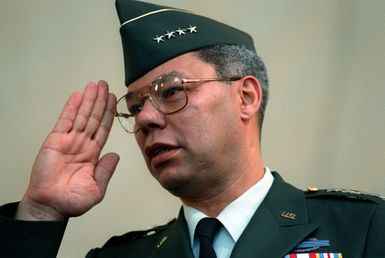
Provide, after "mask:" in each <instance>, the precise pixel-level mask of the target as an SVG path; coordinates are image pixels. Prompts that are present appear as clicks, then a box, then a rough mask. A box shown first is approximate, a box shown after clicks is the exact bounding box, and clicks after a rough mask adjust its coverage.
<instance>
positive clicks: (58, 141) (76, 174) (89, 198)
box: [16, 81, 119, 220]
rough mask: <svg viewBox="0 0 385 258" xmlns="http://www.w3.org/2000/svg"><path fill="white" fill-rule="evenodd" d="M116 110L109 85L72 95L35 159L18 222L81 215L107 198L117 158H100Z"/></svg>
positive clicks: (109, 154) (90, 87) (102, 82)
mask: <svg viewBox="0 0 385 258" xmlns="http://www.w3.org/2000/svg"><path fill="white" fill-rule="evenodd" d="M115 109H116V97H115V96H114V95H113V94H109V92H108V85H107V83H106V82H105V81H99V82H98V83H97V84H95V83H92V82H91V83H88V84H87V86H86V87H85V89H84V92H83V94H81V93H78V92H76V93H73V94H72V95H71V96H70V98H69V99H68V100H67V103H66V104H65V106H64V108H63V110H62V113H61V115H60V118H59V120H58V121H57V123H56V125H55V127H54V128H53V130H52V132H51V133H50V134H49V135H48V137H47V139H46V140H45V141H44V143H43V145H42V147H41V149H40V151H39V153H38V155H37V158H36V160H35V163H34V165H33V168H32V173H31V178H30V183H29V186H28V189H27V191H26V193H25V194H24V197H23V199H22V200H21V202H20V204H19V207H18V211H17V213H16V218H17V219H24V220H61V219H65V218H68V217H71V216H79V215H82V214H83V213H85V212H86V211H88V210H89V209H91V208H92V207H93V206H94V205H96V204H97V203H98V202H100V201H101V200H102V199H103V197H104V194H105V192H106V188H107V184H108V182H109V180H110V178H111V176H112V174H113V172H114V170H115V168H116V165H117V163H118V161H119V156H118V155H117V154H115V153H108V154H105V155H104V156H103V157H102V158H99V157H100V153H101V150H102V148H103V146H104V144H105V143H106V140H107V138H108V135H109V132H110V129H111V126H112V122H113V119H114V115H115Z"/></svg>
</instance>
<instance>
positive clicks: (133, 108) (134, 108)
mask: <svg viewBox="0 0 385 258" xmlns="http://www.w3.org/2000/svg"><path fill="white" fill-rule="evenodd" d="M127 109H128V112H130V115H137V114H139V113H140V111H142V110H143V104H142V103H136V104H132V105H128V104H127Z"/></svg>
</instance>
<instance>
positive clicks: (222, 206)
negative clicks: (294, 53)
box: [0, 0, 385, 258]
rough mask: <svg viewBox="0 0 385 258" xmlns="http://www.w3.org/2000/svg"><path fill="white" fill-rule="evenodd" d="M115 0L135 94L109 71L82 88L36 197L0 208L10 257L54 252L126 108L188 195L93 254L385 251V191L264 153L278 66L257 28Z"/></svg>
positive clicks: (174, 186) (171, 180) (53, 140)
mask: <svg viewBox="0 0 385 258" xmlns="http://www.w3.org/2000/svg"><path fill="white" fill-rule="evenodd" d="M116 4H117V10H118V15H119V18H120V21H121V24H122V25H121V35H122V43H123V50H124V60H125V71H126V85H127V86H128V91H127V94H126V95H125V96H123V97H122V98H120V99H119V101H118V103H117V100H116V98H115V96H114V95H113V94H111V93H109V92H108V86H107V84H106V82H104V81H100V82H98V83H97V84H95V83H89V84H88V85H87V86H86V88H85V90H84V92H83V93H82V94H80V93H74V94H73V95H71V97H70V98H69V99H68V101H67V103H66V104H65V106H64V108H63V111H62V114H61V116H60V118H59V120H58V122H57V123H56V125H55V127H54V129H53V130H52V132H51V134H50V135H49V136H48V137H47V139H46V140H45V142H44V143H43V145H42V148H41V150H40V152H39V154H38V156H37V159H36V161H35V164H34V166H33V169H32V175H31V180H30V184H29V187H28V189H27V191H26V193H25V195H24V197H23V198H22V200H21V201H20V203H18V204H7V205H4V206H2V207H1V208H0V229H1V232H0V236H1V241H0V244H1V248H0V254H1V255H0V256H1V257H55V256H56V253H57V250H58V248H59V246H60V242H61V239H62V236H63V234H64V231H65V227H66V221H67V219H68V218H69V217H73V216H79V215H82V214H83V213H85V212H87V211H88V210H89V209H90V208H92V207H93V206H94V205H96V204H97V203H98V202H100V201H101V200H102V198H103V196H104V194H105V191H106V187H107V184H108V181H109V179H110V178H111V176H112V174H113V171H114V170H115V167H116V165H117V163H118V160H119V157H118V155H117V154H115V153H108V154H105V155H104V156H103V157H101V158H100V157H99V155H100V153H101V149H102V147H103V146H104V144H105V142H106V140H107V138H108V134H109V132H110V128H111V125H112V121H113V119H114V116H117V117H118V119H119V122H120V123H121V125H122V126H123V128H124V129H125V130H126V131H128V132H130V133H134V134H135V137H136V140H137V143H138V145H139V147H140V149H141V150H142V153H143V156H144V159H145V161H146V164H147V166H148V168H149V170H150V172H151V174H152V175H153V176H154V178H155V179H156V180H157V181H158V182H159V183H160V184H161V185H162V186H163V187H164V188H165V189H167V190H168V191H169V192H170V193H172V194H174V195H176V196H178V197H179V198H180V199H181V201H182V203H183V207H182V208H181V211H180V214H179V217H178V219H176V220H175V221H172V222H170V223H168V224H167V225H164V226H161V227H156V228H153V229H151V230H148V231H140V232H130V233H127V234H125V235H123V236H119V237H113V238H111V239H110V240H109V241H108V242H107V243H106V244H105V245H104V246H103V247H101V248H95V249H93V250H91V251H90V252H89V253H88V255H87V257H140V258H142V257H158V258H161V257H184V258H185V257H187V258H188V257H190V258H193V257H200V258H203V257H218V258H224V257H232V258H244V257H385V205H384V201H383V200H381V199H380V198H378V197H374V196H370V195H366V194H361V193H359V192H351V191H343V190H318V189H315V188H312V189H309V190H308V191H307V192H303V191H300V190H298V189H296V188H295V187H293V186H291V185H289V184H287V183H285V182H284V181H283V179H282V178H281V177H280V175H279V174H278V173H276V172H270V170H269V168H267V167H266V166H264V164H263V161H262V158H261V151H260V134H261V128H262V122H263V116H264V110H265V107H266V103H267V96H268V79H267V73H266V69H265V66H264V64H263V62H262V60H261V59H260V58H259V57H258V55H257V54H256V51H255V48H254V45H253V41H252V38H251V37H250V36H249V35H248V34H246V33H244V32H242V31H240V30H238V29H235V28H232V27H230V26H228V25H225V24H222V23H219V22H217V21H214V20H211V19H209V18H206V17H202V16H199V15H196V14H193V13H191V12H189V11H186V10H180V9H175V8H171V7H165V6H158V5H153V4H148V3H142V2H137V1H128V0H118V1H117V3H116ZM116 107H117V108H116Z"/></svg>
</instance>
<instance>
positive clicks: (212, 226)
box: [195, 218, 222, 258]
mask: <svg viewBox="0 0 385 258" xmlns="http://www.w3.org/2000/svg"><path fill="white" fill-rule="evenodd" d="M221 226H222V224H221V222H220V221H219V220H217V219H215V218H204V219H202V220H200V221H199V222H198V225H197V227H196V229H195V234H196V236H197V237H198V239H199V245H200V248H199V258H216V257H217V255H216V254H215V251H214V248H213V239H214V236H215V234H216V233H217V232H218V231H219V229H220V228H221Z"/></svg>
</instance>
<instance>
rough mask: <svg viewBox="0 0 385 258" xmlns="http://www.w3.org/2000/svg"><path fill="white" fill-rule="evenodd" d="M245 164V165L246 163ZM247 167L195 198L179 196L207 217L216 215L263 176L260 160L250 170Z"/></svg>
mask: <svg viewBox="0 0 385 258" xmlns="http://www.w3.org/2000/svg"><path fill="white" fill-rule="evenodd" d="M245 165H246V166H247V164H245ZM247 167H248V168H247V169H245V170H242V172H240V173H237V174H236V175H235V176H234V177H233V178H232V180H230V181H228V183H227V184H221V185H220V187H218V188H216V189H211V190H210V192H208V193H206V194H202V195H200V196H199V197H196V198H183V197H181V200H182V202H183V203H184V204H186V205H188V206H191V207H194V208H196V209H198V210H200V211H201V212H203V213H204V214H206V215H207V216H209V217H217V216H218V215H219V214H220V213H221V212H222V211H223V210H224V209H225V208H226V207H227V206H228V205H229V204H230V203H232V202H233V201H234V200H236V199H237V198H238V197H239V196H241V195H242V194H243V193H245V192H246V191H247V190H248V189H249V188H250V187H252V186H253V185H255V184H256V183H257V182H258V181H259V180H261V179H262V178H263V176H264V167H263V165H262V162H258V165H256V166H252V170H251V168H250V167H249V166H247Z"/></svg>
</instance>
